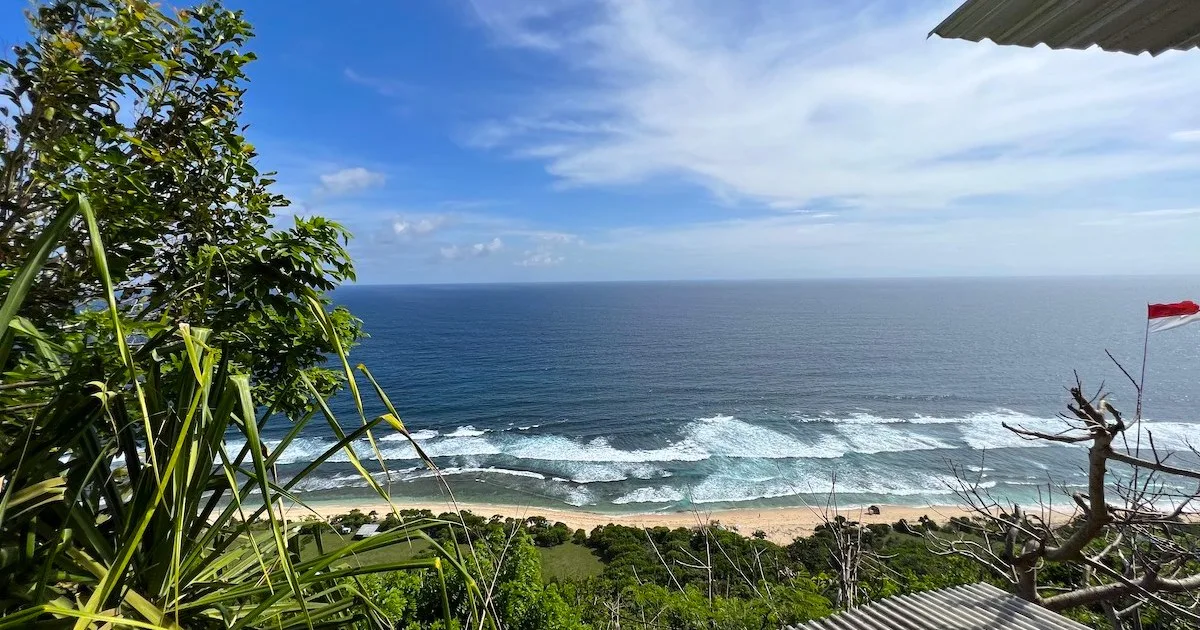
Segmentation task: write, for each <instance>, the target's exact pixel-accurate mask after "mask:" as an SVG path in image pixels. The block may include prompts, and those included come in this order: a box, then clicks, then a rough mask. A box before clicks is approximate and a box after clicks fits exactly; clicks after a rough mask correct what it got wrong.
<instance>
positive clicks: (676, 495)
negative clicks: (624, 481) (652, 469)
mask: <svg viewBox="0 0 1200 630" xmlns="http://www.w3.org/2000/svg"><path fill="white" fill-rule="evenodd" d="M682 500H683V492H681V491H679V489H677V488H672V487H670V486H661V487H658V488H651V487H645V488H637V489H636V490H633V491H632V492H627V493H625V494H623V495H621V496H619V497H617V498H615V499H613V500H612V502H613V503H615V504H617V505H624V504H626V503H674V502H676V501H682Z"/></svg>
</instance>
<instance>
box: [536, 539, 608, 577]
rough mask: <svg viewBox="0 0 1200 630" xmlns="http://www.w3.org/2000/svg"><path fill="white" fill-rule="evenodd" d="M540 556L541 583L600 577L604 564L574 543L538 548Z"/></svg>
mask: <svg viewBox="0 0 1200 630" xmlns="http://www.w3.org/2000/svg"><path fill="white" fill-rule="evenodd" d="M538 553H540V554H541V556H542V581H544V582H549V581H550V580H553V579H556V578H557V579H559V580H582V579H584V578H588V577H591V576H593V575H600V572H601V571H603V570H604V563H603V562H600V558H597V557H596V554H594V553H592V550H591V549H588V548H587V547H584V546H583V545H577V544H575V543H566V544H563V545H559V546H557V547H538Z"/></svg>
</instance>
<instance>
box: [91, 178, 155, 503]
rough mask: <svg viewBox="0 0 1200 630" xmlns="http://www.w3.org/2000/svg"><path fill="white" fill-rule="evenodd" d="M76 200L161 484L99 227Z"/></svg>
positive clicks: (150, 429)
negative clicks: (84, 223)
mask: <svg viewBox="0 0 1200 630" xmlns="http://www.w3.org/2000/svg"><path fill="white" fill-rule="evenodd" d="M76 199H77V202H78V206H79V211H80V212H81V213H83V218H84V221H85V222H86V223H87V229H88V240H89V241H90V242H91V247H92V257H93V258H94V259H95V263H96V274H97V275H98V276H99V277H100V282H101V283H102V284H103V285H104V298H105V301H106V302H108V313H109V318H110V319H111V321H112V327H113V335H114V336H116V338H117V349H118V350H119V351H120V354H121V361H122V362H123V363H124V364H125V369H126V370H127V371H128V374H129V380H130V381H131V382H132V383H133V387H134V390H135V392H136V394H137V401H138V406H139V408H140V410H141V412H142V423H143V427H142V429H143V430H144V431H145V432H146V435H145V438H146V450H147V451H148V452H149V453H150V465H151V467H152V468H153V469H154V474H155V476H156V478H159V479H160V481H161V472H160V471H159V468H158V461H157V460H156V458H155V454H154V451H155V443H156V440H155V437H154V429H153V427H151V426H150V410H149V409H148V408H147V407H146V395H145V393H144V392H143V391H142V383H141V381H140V380H139V379H138V375H137V364H135V363H134V362H133V355H132V354H131V353H130V352H129V343H128V342H127V341H126V340H125V331H124V328H123V327H122V326H121V313H120V311H119V310H117V295H116V292H115V291H114V289H113V281H112V275H111V274H109V272H108V255H107V254H106V253H105V252H104V241H103V240H101V238H100V225H99V224H98V223H97V222H96V213H94V212H92V204H91V203H89V202H88V200H87V197H84V196H79V197H77V198H76Z"/></svg>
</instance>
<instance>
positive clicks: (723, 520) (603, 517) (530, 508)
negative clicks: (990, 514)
mask: <svg viewBox="0 0 1200 630" xmlns="http://www.w3.org/2000/svg"><path fill="white" fill-rule="evenodd" d="M393 504H394V505H395V507H396V509H400V510H405V509H415V510H430V511H432V512H433V513H434V514H441V513H444V512H453V511H455V510H454V506H453V505H452V504H451V503H450V502H449V501H417V502H411V501H397V502H393ZM305 505H306V506H307V508H306V507H302V506H300V505H296V504H291V505H289V506H288V507H287V508H286V509H285V511H284V514H285V515H286V516H287V517H288V518H297V519H302V518H305V517H312V516H314V515H315V516H318V517H320V518H322V519H329V518H332V517H334V516H337V515H339V514H345V513H347V512H349V511H350V510H353V509H358V510H361V511H363V512H364V513H370V512H371V511H372V510H374V511H376V512H378V513H379V515H380V517H382V516H383V515H384V514H387V513H388V512H390V511H391V508H390V507H389V506H388V505H387V504H386V503H384V502H382V501H380V500H379V499H377V498H376V499H363V500H359V501H353V500H346V499H325V500H314V501H310V502H306V503H305ZM876 505H877V507H879V510H880V513H879V514H868V513H867V508H866V507H865V506H863V507H854V508H844V509H840V510H838V511H837V514H838V515H840V516H844V517H846V518H848V519H850V520H853V521H858V522H861V523H866V524H869V525H873V524H885V525H891V524H892V523H895V522H896V521H899V520H900V519H905V520H908V521H912V522H916V521H917V519H919V518H921V517H922V516H928V517H929V518H931V519H933V520H934V522H936V523H937V524H938V525H944V524H945V523H946V522H947V521H949V520H950V518H951V517H955V516H968V517H969V516H970V515H971V514H972V512H971V511H970V510H967V509H965V508H963V507H962V506H958V505H928V506H912V505H887V504H882V503H881V504H876ZM458 508H459V509H461V510H463V511H467V512H471V513H473V514H475V515H477V516H483V517H485V518H487V517H490V516H493V515H500V516H504V517H512V518H521V519H525V518H530V517H533V516H542V517H545V518H546V519H547V520H548V521H550V522H551V523H554V522H558V521H561V522H563V523H565V524H566V525H567V526H568V527H570V528H571V529H583V530H585V531H588V532H591V530H592V529H593V528H595V527H598V526H601V525H608V524H610V523H613V524H618V525H627V526H632V527H664V526H665V527H670V528H676V527H696V526H698V525H703V524H707V523H712V522H719V523H720V524H721V525H722V526H724V527H726V528H729V529H732V530H734V531H737V532H738V533H741V534H742V535H745V536H750V535H751V534H753V533H754V532H755V531H758V530H762V531H763V532H764V533H765V534H766V537H767V540H770V541H772V542H775V543H779V544H784V545H786V544H788V543H790V542H792V540H794V539H795V538H797V537H800V536H808V535H810V534H812V532H813V529H815V528H816V527H817V526H818V525H820V524H821V523H822V522H823V521H822V518H821V509H820V508H818V507H806V506H796V507H738V508H720V509H712V510H699V509H697V510H678V511H673V512H631V513H606V512H596V511H591V510H586V509H572V508H558V507H540V506H535V505H527V504H526V505H518V504H503V503H486V502H461V501H460V502H459V503H458ZM314 513H315V514H314Z"/></svg>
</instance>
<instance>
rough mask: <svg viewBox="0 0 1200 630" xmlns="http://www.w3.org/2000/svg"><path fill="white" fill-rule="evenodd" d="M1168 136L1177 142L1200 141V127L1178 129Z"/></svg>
mask: <svg viewBox="0 0 1200 630" xmlns="http://www.w3.org/2000/svg"><path fill="white" fill-rule="evenodd" d="M1167 137H1168V138H1170V139H1172V140H1174V141H1176V142H1200V129H1187V130H1184V131H1176V132H1174V133H1172V134H1171V135H1170V136H1167Z"/></svg>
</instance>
